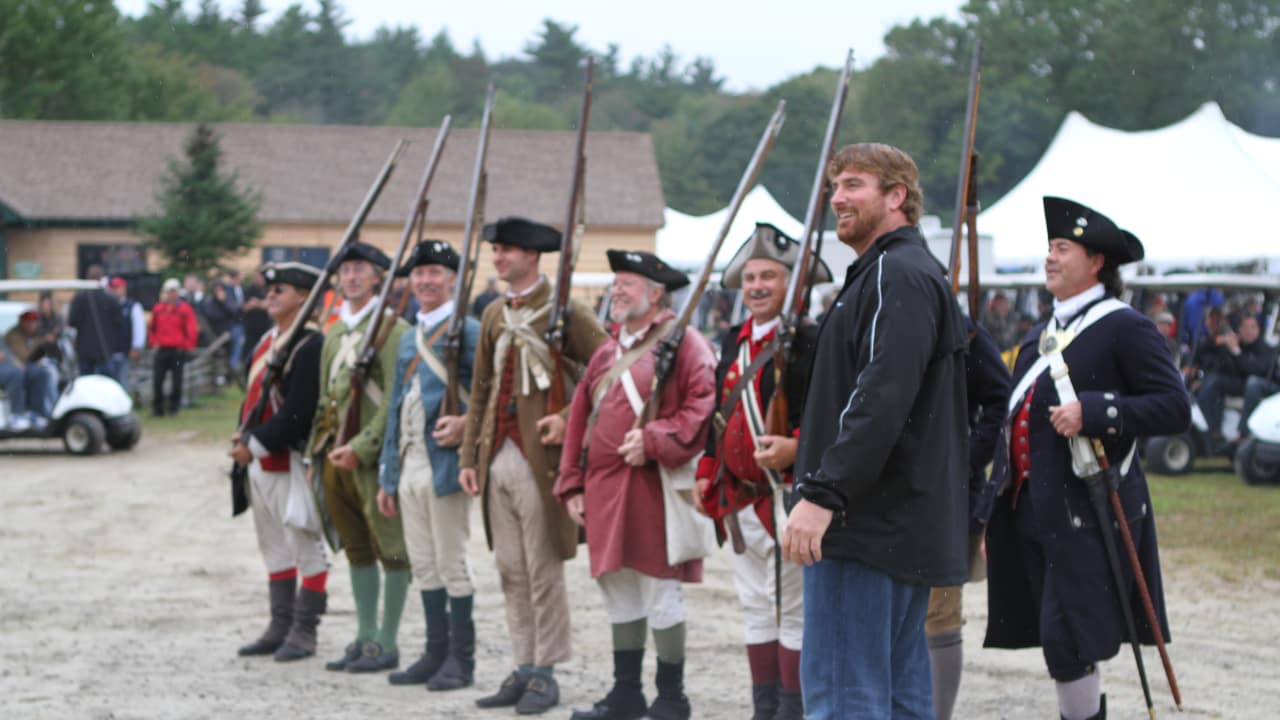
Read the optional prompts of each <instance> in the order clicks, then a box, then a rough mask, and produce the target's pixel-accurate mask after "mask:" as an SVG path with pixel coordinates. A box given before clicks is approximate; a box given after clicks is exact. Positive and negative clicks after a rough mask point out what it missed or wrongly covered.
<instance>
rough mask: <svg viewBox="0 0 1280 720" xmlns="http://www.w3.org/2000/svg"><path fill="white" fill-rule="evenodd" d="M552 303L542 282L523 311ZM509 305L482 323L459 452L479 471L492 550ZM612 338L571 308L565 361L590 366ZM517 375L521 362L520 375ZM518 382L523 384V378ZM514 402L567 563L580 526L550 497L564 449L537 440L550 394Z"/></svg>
mask: <svg viewBox="0 0 1280 720" xmlns="http://www.w3.org/2000/svg"><path fill="white" fill-rule="evenodd" d="M550 302H551V283H549V282H548V281H547V280H546V278H543V279H542V281H541V283H540V285H539V286H538V288H537V289H535V290H534V291H533V292H532V293H530V294H529V295H528V297H527V299H526V301H525V303H524V307H525V308H528V309H532V310H536V309H537V308H540V307H542V306H543V305H546V304H548V303H550ZM507 304H508V299H507V298H505V297H504V298H502V299H500V300H495V301H494V302H491V303H489V306H488V307H486V308H485V310H484V316H483V317H481V319H480V341H479V344H478V345H477V347H476V364H475V368H474V370H473V371H472V376H471V404H470V406H469V407H470V409H471V411H470V412H468V413H467V425H466V432H465V434H464V435H463V439H462V446H461V447H460V448H459V452H458V460H459V465H460V466H461V467H462V468H475V469H476V479H477V482H478V483H479V485H480V493H481V498H482V500H483V502H482V503H481V508H482V509H483V510H484V532H485V538H486V539H487V540H488V542H489V547H490V549H492V548H493V534H492V532H491V531H490V524H489V500H488V493H486V492H485V488H487V487H488V479H489V463H490V462H491V461H492V460H493V455H494V452H495V451H496V450H497V448H495V447H494V446H493V440H494V436H495V434H496V431H497V420H496V410H491V409H490V408H489V405H490V402H489V397H490V394H493V393H497V392H498V391H499V388H498V381H499V380H500V379H501V376H502V368H501V367H495V365H494V360H495V358H494V352H495V350H496V346H497V343H498V338H499V336H500V335H501V334H502V311H503V308H505V307H507ZM547 324H548V321H547V319H546V318H541V319H539V320H537V321H536V322H535V323H534V328H535V329H536V330H537V331H538V333H539V334H541V332H542V331H543V330H545V329H546V327H547ZM607 337H608V336H607V335H606V334H605V331H604V328H602V327H600V323H599V322H597V321H596V318H595V315H594V314H592V313H591V311H590V310H588V309H587V307H586V306H585V305H583V304H582V303H579V302H577V301H571V302H570V304H569V327H568V340H567V342H566V343H565V356H566V358H568V359H570V360H573V361H574V362H576V363H578V364H579V365H582V366H585V365H586V364H587V362H589V361H590V360H591V355H592V353H594V352H595V349H596V348H597V347H599V346H600V344H601V343H603V342H604V341H605V339H606V338H607ZM518 372H519V363H518V361H517V374H518ZM516 382H517V383H519V379H518V378H517V380H516ZM572 392H573V387H572V386H567V387H566V388H565V395H566V400H567V399H568V398H569V397H571V396H572ZM514 396H515V401H516V417H517V421H518V424H519V426H520V439H521V444H522V449H523V451H524V456H525V459H526V460H527V461H528V462H529V467H530V468H531V469H532V470H533V475H534V477H536V478H538V485H539V490H540V492H541V495H542V502H543V507H544V508H545V510H546V512H547V514H548V515H549V516H550V519H551V523H550V525H551V528H552V537H551V538H548V540H549V541H550V542H551V543H553V544H554V545H555V547H556V550H557V552H558V553H559V554H560V556H561V557H562V558H564V559H566V560H568V559H569V558H572V557H573V556H574V555H575V554H577V551H578V526H577V525H575V524H574V522H573V521H572V520H570V519H569V515H568V513H566V512H565V510H564V507H563V506H562V505H561V504H560V503H559V501H557V500H556V499H555V497H554V496H553V495H552V494H551V490H552V488H553V487H555V482H556V476H557V474H558V468H559V467H560V446H559V445H543V444H542V443H541V442H539V440H538V428H537V423H538V420H540V419H541V418H542V417H543V416H545V415H546V406H547V393H546V392H545V391H542V390H539V389H537V387H536V386H535V387H534V388H533V389H532V390H531V391H530V392H529V394H527V395H521V394H520V392H519V390H517V391H516V392H515V393H514ZM568 411H569V408H568V407H565V408H564V410H563V411H562V414H563V415H565V416H566V417H567V415H568Z"/></svg>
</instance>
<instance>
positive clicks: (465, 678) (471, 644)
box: [427, 595, 476, 690]
mask: <svg viewBox="0 0 1280 720" xmlns="http://www.w3.org/2000/svg"><path fill="white" fill-rule="evenodd" d="M471 601H472V596H470V595H468V596H466V597H456V598H449V655H448V657H446V658H445V660H444V664H443V665H441V666H440V670H439V671H437V672H436V673H435V675H433V676H432V677H431V679H430V680H428V681H427V689H428V690H457V689H458V688H464V687H470V686H471V685H472V684H474V683H475V670H476V625H475V623H474V622H472V620H471Z"/></svg>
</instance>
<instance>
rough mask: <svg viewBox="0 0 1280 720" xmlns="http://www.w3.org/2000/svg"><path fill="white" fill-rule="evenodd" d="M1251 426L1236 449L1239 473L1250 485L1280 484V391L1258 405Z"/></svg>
mask: <svg viewBox="0 0 1280 720" xmlns="http://www.w3.org/2000/svg"><path fill="white" fill-rule="evenodd" d="M1248 428H1249V437H1248V438H1246V439H1245V441H1244V442H1242V443H1240V447H1239V448H1238V449H1237V450H1236V457H1235V467H1236V474H1237V475H1239V476H1240V479H1241V480H1244V481H1245V482H1246V483H1248V484H1250V485H1280V393H1278V394H1276V395H1272V396H1271V397H1269V398H1267V399H1266V400H1263V401H1262V402H1261V403H1259V404H1258V408H1257V409H1256V410H1254V411H1253V413H1252V414H1251V415H1249V421H1248Z"/></svg>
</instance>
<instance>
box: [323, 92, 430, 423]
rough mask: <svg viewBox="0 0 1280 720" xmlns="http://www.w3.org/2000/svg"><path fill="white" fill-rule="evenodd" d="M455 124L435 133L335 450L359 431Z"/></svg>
mask: <svg viewBox="0 0 1280 720" xmlns="http://www.w3.org/2000/svg"><path fill="white" fill-rule="evenodd" d="M452 124H453V118H452V116H450V115H445V116H444V120H443V121H441V123H440V129H439V130H437V131H436V142H435V145H434V146H433V147H432V148H431V157H430V159H429V160H427V167H426V169H424V170H423V171H422V178H421V179H420V180H419V181H418V189H417V191H416V192H415V193H414V195H413V203H412V204H411V205H410V206H409V213H408V217H407V218H406V219H405V223H404V229H403V230H402V231H401V232H400V244H399V246H398V247H397V248H396V253H395V255H394V256H392V262H391V268H390V269H389V270H387V274H386V277H385V278H384V279H383V281H382V288H381V290H380V291H379V292H378V297H377V299H376V300H375V301H374V306H373V310H372V311H371V314H370V316H369V326H368V329H367V330H366V331H365V333H364V336H363V337H361V338H360V345H359V346H358V350H357V351H356V361H355V363H353V364H352V366H351V397H350V401H349V402H348V403H347V412H346V414H344V415H343V417H342V421H341V422H340V423H339V424H338V433H337V437H336V438H335V442H334V446H335V447H340V446H342V445H345V444H347V442H348V441H350V440H351V437H352V436H354V435H355V434H356V432H358V431H359V429H360V405H361V404H363V403H362V399H363V397H364V389H365V385H366V384H368V382H369V378H370V375H371V373H372V370H373V363H374V362H375V361H376V360H377V357H378V353H379V352H380V351H381V350H382V346H383V345H384V344H386V342H387V338H388V337H390V335H391V330H392V328H394V327H395V322H396V318H397V317H398V315H399V313H392V312H388V311H386V307H387V298H388V297H389V296H390V294H391V285H392V284H393V283H392V279H393V278H394V277H395V271H396V269H397V268H399V267H400V263H401V261H402V259H403V258H404V251H405V249H406V248H407V247H408V246H409V242H410V240H411V239H412V238H413V236H414V232H415V231H417V230H418V229H419V228H420V227H421V225H422V224H424V223H425V222H426V217H427V206H428V204H429V202H430V201H429V200H428V198H427V191H428V190H429V189H430V188H431V179H432V178H433V177H435V174H436V167H437V166H438V165H439V164H440V156H441V155H443V154H444V144H445V141H446V140H447V139H448V138H449V128H450V126H451V125H452ZM406 297H407V295H406Z"/></svg>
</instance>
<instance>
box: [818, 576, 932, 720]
mask: <svg viewBox="0 0 1280 720" xmlns="http://www.w3.org/2000/svg"><path fill="white" fill-rule="evenodd" d="M928 606H929V588H928V587H926V586H923V585H908V584H906V583H902V582H898V581H897V580H894V579H893V578H891V577H889V576H888V575H886V574H884V573H882V572H880V571H878V570H873V569H871V568H869V567H867V566H865V565H862V564H861V563H857V562H853V561H850V560H833V559H830V558H828V559H826V560H823V561H821V562H819V563H816V564H814V565H811V566H809V567H806V568H805V569H804V650H803V651H802V652H801V654H800V683H801V687H802V688H803V692H804V707H805V717H806V718H807V719H808V720H847V719H849V718H857V719H858V720H899V719H903V718H926V719H928V720H932V718H933V717H934V714H933V680H932V677H931V674H930V669H929V648H928V644H927V642H926V640H925V634H924V618H925V611H926V610H927V609H928Z"/></svg>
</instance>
